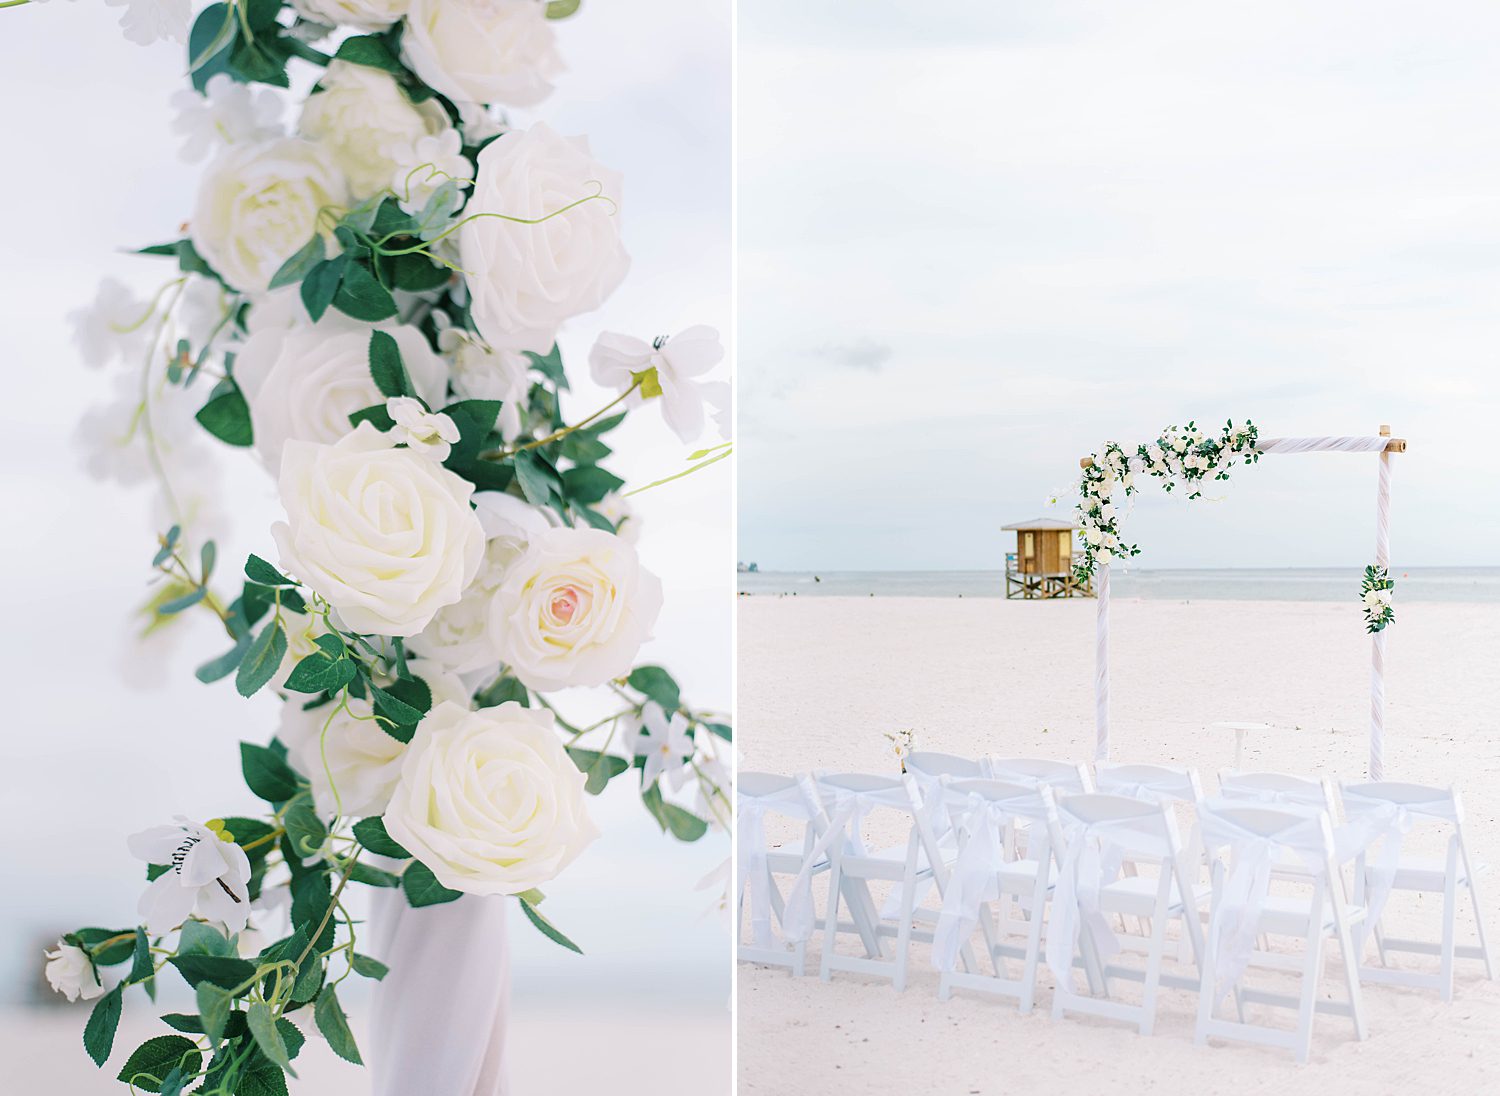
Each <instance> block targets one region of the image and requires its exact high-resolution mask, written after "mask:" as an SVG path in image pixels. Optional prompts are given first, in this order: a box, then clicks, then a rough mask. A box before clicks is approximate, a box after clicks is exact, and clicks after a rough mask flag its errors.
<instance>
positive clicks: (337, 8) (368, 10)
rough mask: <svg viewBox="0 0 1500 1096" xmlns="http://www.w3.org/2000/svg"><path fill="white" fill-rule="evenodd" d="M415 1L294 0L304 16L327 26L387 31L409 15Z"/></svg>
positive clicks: (298, 11)
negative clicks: (407, 10) (409, 8)
mask: <svg viewBox="0 0 1500 1096" xmlns="http://www.w3.org/2000/svg"><path fill="white" fill-rule="evenodd" d="M410 4H411V0H292V7H293V8H295V9H296V11H297V14H298V15H300V16H302V17H303V18H304V19H311V20H312V21H313V22H314V23H323V24H326V25H327V26H331V27H337V26H345V27H355V28H357V29H359V30H385V28H386V27H388V26H390V25H391V24H392V23H394V22H396V21H397V20H399V19H400V18H401V17H402V16H403V15H405V14H406V9H407V8H408V7H409V6H410Z"/></svg>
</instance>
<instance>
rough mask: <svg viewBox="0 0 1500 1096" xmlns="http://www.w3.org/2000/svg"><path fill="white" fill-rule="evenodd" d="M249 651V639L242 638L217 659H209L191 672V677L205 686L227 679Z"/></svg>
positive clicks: (246, 637)
mask: <svg viewBox="0 0 1500 1096" xmlns="http://www.w3.org/2000/svg"><path fill="white" fill-rule="evenodd" d="M249 649H250V637H249V636H244V637H243V638H241V639H240V641H239V642H238V643H236V644H235V645H234V646H233V647H231V648H230V649H229V650H227V651H225V652H224V653H223V654H222V655H220V656H219V657H218V658H214V659H210V660H209V661H207V662H205V663H204V664H203V665H202V666H199V667H198V668H197V669H196V670H194V671H193V676H194V677H196V678H197V679H198V680H199V681H201V682H203V684H205V685H207V684H209V683H210V682H214V681H218V680H219V679H220V678H223V677H228V676H229V675H230V674H232V673H233V672H234V670H235V668H236V667H237V666H239V664H240V660H241V659H242V658H244V657H245V652H246V651H248V650H249Z"/></svg>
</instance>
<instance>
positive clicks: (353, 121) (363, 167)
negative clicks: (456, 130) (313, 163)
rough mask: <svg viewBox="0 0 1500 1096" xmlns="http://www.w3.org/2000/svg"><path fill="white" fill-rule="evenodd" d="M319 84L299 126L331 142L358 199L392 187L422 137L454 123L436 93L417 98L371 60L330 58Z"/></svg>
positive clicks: (327, 143)
mask: <svg viewBox="0 0 1500 1096" xmlns="http://www.w3.org/2000/svg"><path fill="white" fill-rule="evenodd" d="M318 87H319V88H321V89H322V90H321V91H318V92H316V93H314V94H312V95H309V96H308V97H307V102H306V103H305V104H304V105H303V107H302V118H301V120H300V121H299V122H298V123H297V131H298V132H299V133H301V134H302V136H304V137H310V138H312V139H313V140H316V141H321V142H322V143H323V144H324V145H325V146H326V147H327V148H328V150H329V151H330V152H331V153H332V154H333V159H334V162H335V163H337V164H338V166H339V168H340V169H342V171H343V172H344V175H345V176H346V177H347V178H348V180H349V189H350V190H351V191H352V193H353V195H354V197H355V199H363V198H368V197H370V196H371V195H373V194H378V193H380V192H381V191H383V190H385V189H386V188H387V187H389V186H390V185H391V175H392V173H393V172H394V171H395V170H396V167H397V165H398V164H400V163H403V162H405V161H406V160H407V159H408V158H409V156H410V154H411V149H412V148H413V146H414V145H415V144H416V143H417V141H419V140H421V139H422V138H423V137H428V136H431V135H432V134H436V133H441V132H442V131H443V130H445V129H448V128H449V125H448V115H447V113H446V112H444V110H443V108H442V107H441V106H439V105H438V102H437V100H436V99H428V100H427V101H426V102H425V103H413V102H412V101H411V99H410V98H408V96H407V94H406V92H404V91H402V90H401V87H400V85H398V84H397V83H396V80H395V78H394V77H393V76H391V74H390V73H388V72H382V71H381V70H380V69H377V68H371V67H370V66H369V65H356V64H352V63H350V62H348V61H333V62H330V63H329V65H328V70H327V72H325V73H324V74H323V78H322V79H321V80H320V81H318Z"/></svg>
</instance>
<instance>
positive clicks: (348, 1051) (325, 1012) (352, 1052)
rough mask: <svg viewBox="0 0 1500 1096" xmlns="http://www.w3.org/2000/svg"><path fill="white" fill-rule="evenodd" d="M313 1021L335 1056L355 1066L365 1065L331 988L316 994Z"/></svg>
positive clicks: (336, 995)
mask: <svg viewBox="0 0 1500 1096" xmlns="http://www.w3.org/2000/svg"><path fill="white" fill-rule="evenodd" d="M313 1019H314V1020H315V1021H316V1022H317V1025H318V1030H319V1031H321V1032H322V1033H323V1038H325V1039H327V1040H328V1046H329V1047H330V1048H331V1049H332V1050H333V1052H334V1053H335V1054H337V1055H338V1056H339V1057H340V1058H342V1059H343V1060H344V1061H346V1062H353V1063H354V1064H355V1065H357V1066H362V1065H364V1064H365V1063H364V1060H363V1059H361V1058H360V1056H359V1047H358V1046H356V1045H355V1043H354V1032H352V1031H350V1030H349V1018H348V1017H347V1016H345V1015H344V1010H343V1009H342V1008H341V1007H340V1006H339V998H338V994H337V993H335V992H334V989H333V987H332V986H329V987H328V988H327V989H325V990H324V991H323V992H322V993H320V994H318V1003H317V1004H316V1005H314V1006H313Z"/></svg>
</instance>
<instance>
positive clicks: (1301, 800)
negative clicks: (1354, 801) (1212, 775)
mask: <svg viewBox="0 0 1500 1096" xmlns="http://www.w3.org/2000/svg"><path fill="white" fill-rule="evenodd" d="M1219 795H1220V797H1221V798H1223V799H1233V800H1240V801H1248V802H1254V803H1264V804H1267V805H1268V806H1282V807H1302V808H1306V809H1311V810H1322V811H1327V812H1328V818H1329V821H1331V822H1332V821H1337V819H1338V809H1337V802H1336V800H1335V799H1334V797H1333V785H1332V784H1330V783H1329V782H1328V781H1327V780H1323V779H1320V778H1318V777H1312V776H1294V775H1292V774H1290V773H1270V772H1236V771H1234V770H1233V769H1222V770H1220V772H1219Z"/></svg>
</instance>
